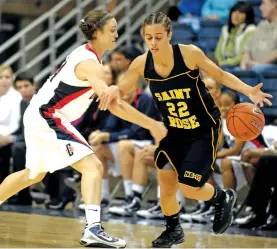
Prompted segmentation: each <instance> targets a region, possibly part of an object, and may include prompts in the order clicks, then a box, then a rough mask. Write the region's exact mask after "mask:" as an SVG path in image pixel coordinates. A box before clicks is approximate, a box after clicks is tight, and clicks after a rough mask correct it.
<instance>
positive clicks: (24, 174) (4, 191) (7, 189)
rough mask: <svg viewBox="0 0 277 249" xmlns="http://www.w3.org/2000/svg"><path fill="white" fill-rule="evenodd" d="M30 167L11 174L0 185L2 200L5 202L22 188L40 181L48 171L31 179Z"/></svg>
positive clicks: (0, 197) (0, 199)
mask: <svg viewBox="0 0 277 249" xmlns="http://www.w3.org/2000/svg"><path fill="white" fill-rule="evenodd" d="M29 173H30V170H29V169H24V170H21V171H17V172H15V173H13V174H10V175H9V176H7V177H6V178H5V180H4V181H3V182H2V183H1V185H0V201H1V202H4V201H6V200H7V199H8V198H10V197H11V196H13V195H14V194H16V193H17V192H19V191H20V190H22V189H24V188H26V187H29V186H30V185H32V184H35V183H38V182H40V181H41V180H42V179H43V178H44V176H45V175H46V173H41V174H39V175H38V176H37V177H36V178H35V179H29Z"/></svg>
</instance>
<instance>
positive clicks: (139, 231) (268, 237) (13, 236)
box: [0, 206, 277, 248]
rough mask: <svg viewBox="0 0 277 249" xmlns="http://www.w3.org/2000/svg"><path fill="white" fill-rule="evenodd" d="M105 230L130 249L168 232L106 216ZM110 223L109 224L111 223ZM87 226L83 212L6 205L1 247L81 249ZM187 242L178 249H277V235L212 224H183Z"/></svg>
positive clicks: (0, 215) (1, 212)
mask: <svg viewBox="0 0 277 249" xmlns="http://www.w3.org/2000/svg"><path fill="white" fill-rule="evenodd" d="M103 220H104V222H103V226H104V228H105V230H106V231H107V232H109V233H111V234H113V235H115V236H118V237H121V238H123V239H125V240H126V241H127V242H128V245H127V247H128V248H150V247H151V241H152V240H153V239H154V238H156V237H157V236H159V235H160V233H161V231H162V230H163V229H164V228H163V227H162V225H163V223H164V222H163V221H161V220H160V221H159V220H156V221H155V220H143V219H137V218H136V217H131V218H119V217H113V216H109V215H103ZM107 220H109V221H107ZM84 225H85V218H84V213H83V212H81V211H72V210H64V211H51V210H45V209H42V208H30V207H19V206H2V207H1V209H0V248H77V247H79V248H80V247H81V246H80V244H79V239H80V236H81V234H82V231H83V228H84ZM182 227H183V228H184V231H185V234H186V241H185V242H184V243H183V244H181V245H178V246H176V247H178V248H277V232H261V231H252V230H243V229H237V228H235V227H231V228H229V229H228V230H227V232H226V233H224V234H222V235H215V234H213V233H212V232H211V225H205V226H203V225H197V224H195V225H191V224H182Z"/></svg>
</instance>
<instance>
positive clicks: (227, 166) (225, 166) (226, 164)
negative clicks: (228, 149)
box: [221, 158, 232, 173]
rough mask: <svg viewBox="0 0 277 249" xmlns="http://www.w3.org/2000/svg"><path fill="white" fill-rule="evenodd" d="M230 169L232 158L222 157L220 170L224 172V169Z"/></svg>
mask: <svg viewBox="0 0 277 249" xmlns="http://www.w3.org/2000/svg"><path fill="white" fill-rule="evenodd" d="M230 170H232V160H230V159H228V158H224V159H222V161H221V172H222V173H224V172H226V171H230Z"/></svg>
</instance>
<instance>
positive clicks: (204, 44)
mask: <svg viewBox="0 0 277 249" xmlns="http://www.w3.org/2000/svg"><path fill="white" fill-rule="evenodd" d="M216 44H217V39H202V40H199V41H198V42H197V46H198V47H199V48H201V49H202V50H203V51H204V53H205V54H211V53H214V51H215V48H216Z"/></svg>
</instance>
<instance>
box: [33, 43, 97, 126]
mask: <svg viewBox="0 0 277 249" xmlns="http://www.w3.org/2000/svg"><path fill="white" fill-rule="evenodd" d="M84 60H94V61H96V62H98V63H99V64H100V61H99V59H98V57H97V55H96V54H95V53H94V52H93V51H92V49H91V48H90V47H89V46H88V45H87V44H86V45H82V46H80V47H78V48H76V49H75V50H73V52H71V53H70V54H69V55H68V56H67V58H66V60H65V61H64V62H63V64H62V65H61V66H60V68H59V69H58V70H57V71H56V73H55V74H53V75H52V76H51V77H50V78H49V79H48V80H47V82H46V83H45V84H44V85H43V87H42V88H41V89H40V90H39V92H38V93H37V94H36V95H35V96H34V97H33V99H32V100H31V103H30V107H31V108H32V107H35V108H40V109H41V111H43V112H51V113H52V114H55V113H58V114H59V115H62V116H63V118H65V119H67V120H68V121H70V122H72V121H74V120H76V119H78V118H80V117H81V116H82V114H83V113H84V112H85V111H86V109H87V108H88V106H89V105H90V103H91V101H92V96H93V95H94V91H93V89H92V88H91V86H90V84H89V82H88V81H82V80H79V79H78V78H77V77H76V75H75V72H74V69H75V67H76V65H77V64H79V63H80V62H81V61H84Z"/></svg>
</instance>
